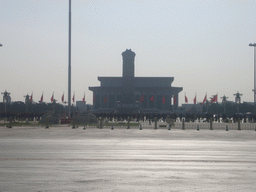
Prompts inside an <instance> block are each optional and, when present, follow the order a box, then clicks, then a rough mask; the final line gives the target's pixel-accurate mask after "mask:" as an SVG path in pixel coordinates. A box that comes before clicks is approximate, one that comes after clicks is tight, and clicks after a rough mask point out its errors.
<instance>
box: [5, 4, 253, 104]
mask: <svg viewBox="0 0 256 192" xmlns="http://www.w3.org/2000/svg"><path fill="white" fill-rule="evenodd" d="M0 10H1V11H0V20H1V30H0V43H1V44H2V45H3V46H2V47H0V57H1V60H0V63H1V65H0V70H1V76H0V81H1V89H0V91H1V92H4V91H5V90H7V91H8V92H11V97H12V101H24V99H25V98H24V95H26V94H29V95H31V94H32V92H33V100H34V101H36V102H37V101H39V100H40V98H41V95H42V92H44V101H45V102H50V99H51V96H52V94H53V92H54V97H55V99H57V102H61V97H62V94H63V92H64V94H65V100H66V101H67V97H68V0H44V1H33V0H22V1H20V0H9V1H1V2H0ZM255 10H256V1H255V0H246V1H238V0H234V1H225V0H216V1H199V0H192V1H189V0H181V1H167V0H166V1H165V0H163V1H144V0H138V1H132V0H131V1H130V0H126V1H115V0H110V1H106V2H102V1H98V0H93V1H90V0H88V1H82V0H73V1H72V57H71V59H72V88H71V89H72V91H71V92H72V93H71V94H72V96H73V93H74V92H75V99H76V100H82V98H83V96H84V92H85V95H86V98H85V100H86V102H87V103H92V101H93V98H92V92H91V91H89V90H88V87H89V86H99V83H100V82H99V81H98V80H97V77H98V76H122V56H121V54H122V52H123V51H125V50H126V49H131V50H132V51H134V52H135V53H136V56H135V76H142V77H145V76H146V77H174V82H173V84H172V85H173V86H177V87H183V91H182V92H181V93H180V94H179V104H180V105H181V104H182V103H185V99H184V95H185V93H186V96H187V98H188V102H189V103H193V99H194V97H195V94H197V101H198V102H202V101H203V99H204V97H205V94H206V93H207V97H208V99H209V98H210V97H211V96H212V95H215V94H217V93H218V101H220V97H222V96H223V95H224V94H225V95H226V96H227V97H229V98H228V100H231V101H234V99H235V97H234V96H233V94H235V93H236V92H237V91H239V92H240V93H242V94H243V96H242V98H241V100H242V102H243V101H247V102H253V92H252V89H253V87H254V83H253V82H254V73H253V71H254V51H253V48H252V47H249V43H255V42H256V33H255V32H256V25H255V22H256V14H255Z"/></svg>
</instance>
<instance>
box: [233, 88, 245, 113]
mask: <svg viewBox="0 0 256 192" xmlns="http://www.w3.org/2000/svg"><path fill="white" fill-rule="evenodd" d="M233 95H234V96H235V102H236V104H237V113H239V105H240V103H241V96H242V95H243V94H241V93H239V92H238V91H237V93H235V94H233Z"/></svg>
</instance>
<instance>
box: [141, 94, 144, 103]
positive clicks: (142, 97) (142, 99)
mask: <svg viewBox="0 0 256 192" xmlns="http://www.w3.org/2000/svg"><path fill="white" fill-rule="evenodd" d="M143 101H144V95H141V98H140V102H141V103H142V102H143Z"/></svg>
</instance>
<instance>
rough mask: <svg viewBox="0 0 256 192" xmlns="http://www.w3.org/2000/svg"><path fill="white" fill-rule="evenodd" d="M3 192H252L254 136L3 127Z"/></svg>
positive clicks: (254, 185)
mask: <svg viewBox="0 0 256 192" xmlns="http://www.w3.org/2000/svg"><path fill="white" fill-rule="evenodd" d="M0 191H256V132H255V131H254V130H242V131H238V130H230V131H224V130H200V131H196V130H180V129H174V130H170V131H169V130H167V129H157V130H154V129H143V130H139V129H138V128H137V127H136V128H132V129H129V130H127V129H126V128H123V129H121V128H118V129H114V130H111V129H110V128H105V129H97V128H87V129H86V130H83V129H82V128H79V129H71V128H70V127H50V129H45V128H43V127H23V128H21V127H20V128H18V127H14V128H12V129H8V128H0Z"/></svg>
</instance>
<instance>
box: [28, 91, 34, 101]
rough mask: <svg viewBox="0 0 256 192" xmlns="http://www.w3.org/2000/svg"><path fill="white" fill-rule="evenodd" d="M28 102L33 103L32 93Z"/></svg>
mask: <svg viewBox="0 0 256 192" xmlns="http://www.w3.org/2000/svg"><path fill="white" fill-rule="evenodd" d="M29 101H30V102H32V101H33V93H32V94H31V96H30V99H29Z"/></svg>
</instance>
